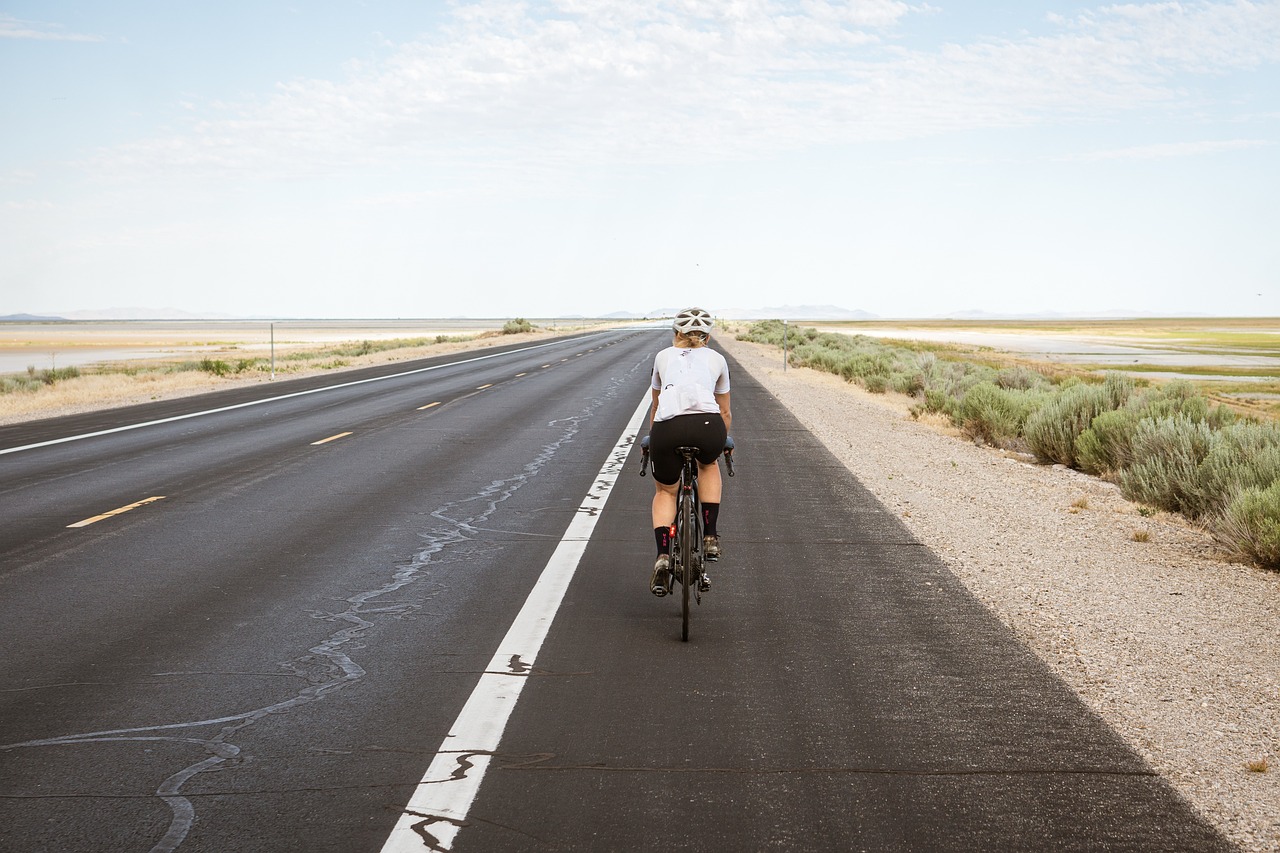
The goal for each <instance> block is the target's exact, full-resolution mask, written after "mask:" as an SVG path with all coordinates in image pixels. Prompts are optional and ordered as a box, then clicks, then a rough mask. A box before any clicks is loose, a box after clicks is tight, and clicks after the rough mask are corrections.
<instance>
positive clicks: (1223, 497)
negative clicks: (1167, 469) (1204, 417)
mask: <svg viewBox="0 0 1280 853" xmlns="http://www.w3.org/2000/svg"><path fill="white" fill-rule="evenodd" d="M1277 480H1280V425H1277V424H1274V423H1269V424H1260V423H1255V422H1252V421H1238V422H1236V423H1233V424H1230V425H1228V426H1226V427H1223V428H1222V429H1219V430H1215V431H1214V432H1213V433H1212V436H1211V440H1210V445H1209V452H1208V453H1207V454H1206V455H1205V458H1204V461H1202V462H1201V463H1200V467H1199V469H1198V470H1197V471H1196V512H1197V514H1199V515H1201V516H1210V515H1216V514H1219V513H1221V512H1222V511H1223V509H1224V508H1225V507H1226V506H1227V504H1228V503H1230V502H1231V500H1232V498H1234V497H1235V496H1236V494H1238V493H1239V492H1240V491H1241V490H1243V489H1249V488H1259V489H1265V488H1267V487H1268V486H1270V485H1271V484H1272V483H1274V482H1276V481H1277Z"/></svg>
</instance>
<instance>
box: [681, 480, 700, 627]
mask: <svg viewBox="0 0 1280 853" xmlns="http://www.w3.org/2000/svg"><path fill="white" fill-rule="evenodd" d="M679 517H680V529H679V531H678V533H677V535H678V536H679V539H680V586H681V589H680V618H681V622H680V639H681V640H683V641H684V642H686V643H687V642H688V641H689V593H690V591H691V590H692V589H693V586H694V584H696V583H697V582H698V567H697V566H696V565H695V560H694V556H693V555H694V553H695V552H696V546H695V545H694V542H693V537H694V535H695V534H696V533H697V532H698V527H697V513H696V512H695V511H694V496H693V492H692V491H688V492H686V491H684V489H683V484H682V488H681V491H680V513H679Z"/></svg>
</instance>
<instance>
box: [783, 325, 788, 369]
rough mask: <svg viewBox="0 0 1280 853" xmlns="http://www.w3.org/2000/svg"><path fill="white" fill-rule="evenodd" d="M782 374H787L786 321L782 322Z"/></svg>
mask: <svg viewBox="0 0 1280 853" xmlns="http://www.w3.org/2000/svg"><path fill="white" fill-rule="evenodd" d="M782 372H783V373H786V372H787V321H786V320H783V321H782Z"/></svg>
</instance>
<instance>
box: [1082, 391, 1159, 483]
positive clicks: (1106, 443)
mask: <svg viewBox="0 0 1280 853" xmlns="http://www.w3.org/2000/svg"><path fill="white" fill-rule="evenodd" d="M1140 420H1142V418H1141V417H1140V416H1139V415H1138V413H1137V412H1136V411H1134V410H1132V409H1129V408H1125V409H1112V410H1111V411H1107V412H1102V413H1100V414H1098V415H1097V417H1095V418H1094V419H1093V421H1092V422H1091V423H1090V424H1089V428H1088V429H1086V430H1085V431H1084V432H1082V433H1080V435H1079V437H1077V438H1076V451H1075V452H1076V464H1078V465H1079V466H1080V470H1081V471H1084V472H1086V473H1089V474H1096V475H1099V476H1107V477H1109V476H1113V475H1114V474H1115V472H1117V471H1119V470H1120V469H1121V468H1124V467H1126V466H1127V465H1129V463H1130V462H1131V461H1132V460H1133V434H1134V433H1135V432H1136V431H1137V429H1138V422H1139V421H1140Z"/></svg>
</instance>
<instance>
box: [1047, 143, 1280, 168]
mask: <svg viewBox="0 0 1280 853" xmlns="http://www.w3.org/2000/svg"><path fill="white" fill-rule="evenodd" d="M1275 144H1276V143H1275V142H1273V141H1271V140H1268V139H1221V140H1205V141H1201V142H1165V143H1159V144H1155V145H1134V146H1130V147H1128V148H1116V149H1112V150H1109V151H1090V152H1087V153H1083V154H1075V155H1072V156H1070V157H1064V158H1061V159H1063V160H1074V161H1083V162H1093V161H1099V160H1167V159H1170V158H1173V157H1199V156H1203V155H1206V154H1218V153H1221V152H1224V151H1241V150H1245V149H1249V148H1268V147H1273V146H1275Z"/></svg>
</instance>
